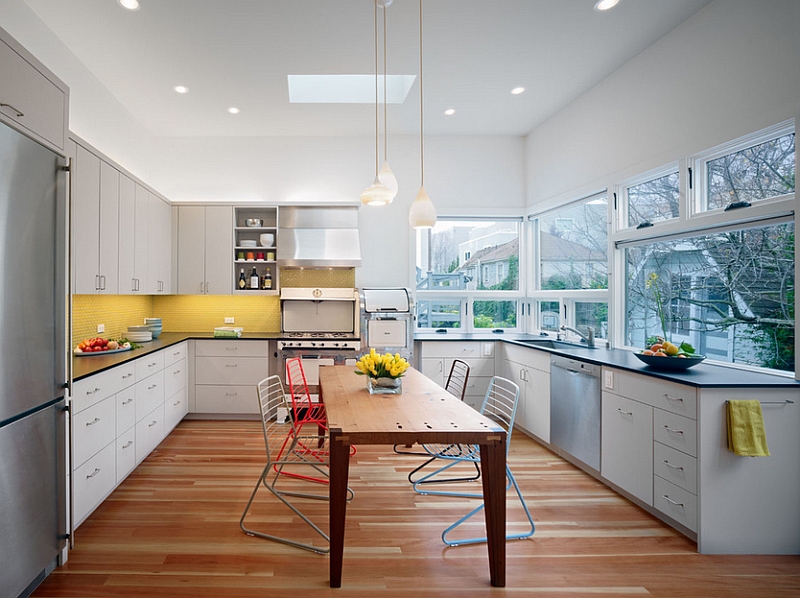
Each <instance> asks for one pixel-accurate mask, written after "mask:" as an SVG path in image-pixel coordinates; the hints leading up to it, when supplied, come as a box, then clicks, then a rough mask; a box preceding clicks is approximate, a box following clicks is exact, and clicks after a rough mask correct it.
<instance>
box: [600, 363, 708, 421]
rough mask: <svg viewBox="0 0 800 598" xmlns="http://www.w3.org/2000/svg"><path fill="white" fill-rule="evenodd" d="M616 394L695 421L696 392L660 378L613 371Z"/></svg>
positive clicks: (691, 388)
mask: <svg viewBox="0 0 800 598" xmlns="http://www.w3.org/2000/svg"><path fill="white" fill-rule="evenodd" d="M614 378H615V386H616V392H617V394H619V395H622V396H624V397H628V398H631V399H635V400H637V401H642V402H643V403H647V404H648V405H651V406H653V407H656V408H658V409H663V410H665V411H669V412H671V413H677V414H678V415H683V416H685V417H690V418H692V419H697V390H696V389H695V388H694V387H693V386H686V385H683V384H676V383H674V382H668V381H666V380H662V379H660V378H652V377H650V376H642V375H638V374H630V373H627V372H620V371H619V370H615V371H614Z"/></svg>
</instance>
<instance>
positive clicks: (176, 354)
mask: <svg viewBox="0 0 800 598" xmlns="http://www.w3.org/2000/svg"><path fill="white" fill-rule="evenodd" d="M180 354H181V352H180V351H175V352H174V353H173V354H172V356H173V357H177V356H178V355H180Z"/></svg>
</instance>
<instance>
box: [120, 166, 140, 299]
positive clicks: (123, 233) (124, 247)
mask: <svg viewBox="0 0 800 598" xmlns="http://www.w3.org/2000/svg"><path fill="white" fill-rule="evenodd" d="M135 188H136V183H134V182H133V180H132V179H130V178H128V177H127V176H125V175H124V174H120V175H119V234H118V236H117V240H118V243H119V293H120V294H121V295H129V294H131V293H133V292H135V289H136V280H135V273H134V267H133V262H134V257H135V256H134V243H135V241H136V234H135V231H134V228H135V227H136V198H135Z"/></svg>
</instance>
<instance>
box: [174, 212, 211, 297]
mask: <svg viewBox="0 0 800 598" xmlns="http://www.w3.org/2000/svg"><path fill="white" fill-rule="evenodd" d="M205 226H206V208H204V207H203V206H179V207H178V294H179V295H200V294H203V293H205V283H206V278H205V237H206V231H205Z"/></svg>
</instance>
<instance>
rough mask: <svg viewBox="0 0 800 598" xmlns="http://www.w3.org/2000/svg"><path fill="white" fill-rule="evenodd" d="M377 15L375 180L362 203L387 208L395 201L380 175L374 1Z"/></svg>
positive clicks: (376, 63)
mask: <svg viewBox="0 0 800 598" xmlns="http://www.w3.org/2000/svg"><path fill="white" fill-rule="evenodd" d="M373 5H374V6H373V9H374V13H375V15H374V16H375V180H374V181H373V182H372V185H370V186H369V187H367V188H366V189H364V191H362V192H361V203H362V204H364V205H368V206H385V205H386V204H388V203H390V202H391V201H392V199H394V195H393V194H392V190H391V189H389V188H388V187H387V186H386V185H384V184H383V183H381V180H380V178H379V173H378V0H374V2H373Z"/></svg>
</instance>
